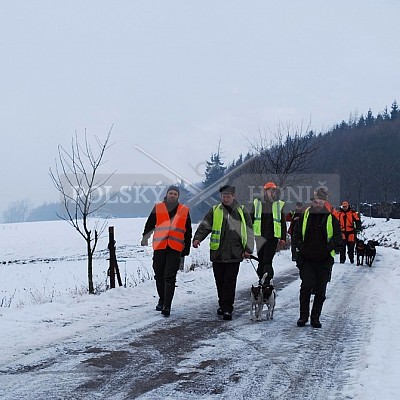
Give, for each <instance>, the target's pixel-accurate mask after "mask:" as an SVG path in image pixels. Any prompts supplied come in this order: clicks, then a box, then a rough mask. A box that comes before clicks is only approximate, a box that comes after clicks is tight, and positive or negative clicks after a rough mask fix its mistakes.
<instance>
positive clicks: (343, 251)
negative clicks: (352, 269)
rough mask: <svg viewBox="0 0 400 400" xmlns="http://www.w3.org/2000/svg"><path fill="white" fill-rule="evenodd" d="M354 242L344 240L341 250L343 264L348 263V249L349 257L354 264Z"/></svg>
mask: <svg viewBox="0 0 400 400" xmlns="http://www.w3.org/2000/svg"><path fill="white" fill-rule="evenodd" d="M354 245H355V243H354V242H350V241H349V240H346V239H343V242H342V249H341V250H340V262H341V263H342V264H343V263H344V262H345V261H346V248H347V254H348V256H349V260H350V262H351V263H352V264H353V263H354Z"/></svg>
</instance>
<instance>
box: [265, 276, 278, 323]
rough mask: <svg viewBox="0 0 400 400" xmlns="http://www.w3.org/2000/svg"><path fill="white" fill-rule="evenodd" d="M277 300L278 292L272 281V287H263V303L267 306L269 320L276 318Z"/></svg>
mask: <svg viewBox="0 0 400 400" xmlns="http://www.w3.org/2000/svg"><path fill="white" fill-rule="evenodd" d="M275 299H276V292H275V289H274V286H273V285H272V279H271V283H270V285H268V286H264V287H263V303H264V304H266V305H267V319H273V318H274V310H275Z"/></svg>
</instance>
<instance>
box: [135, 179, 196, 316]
mask: <svg viewBox="0 0 400 400" xmlns="http://www.w3.org/2000/svg"><path fill="white" fill-rule="evenodd" d="M178 199H179V187H178V186H174V185H172V186H170V187H169V188H168V189H167V194H166V196H165V197H164V201H163V202H162V203H158V204H156V205H155V206H154V208H153V210H152V211H151V213H150V215H149V217H148V219H147V221H146V224H145V226H144V231H143V238H142V241H141V245H142V246H147V245H148V242H149V238H150V236H151V235H152V233H153V232H154V235H153V250H154V253H153V270H154V274H155V276H154V278H155V281H156V287H157V293H158V296H159V300H158V303H157V305H156V310H157V311H161V313H162V314H163V315H164V316H165V317H169V316H170V312H171V303H172V299H173V297H174V293H175V282H176V274H177V273H178V270H179V266H180V263H181V257H184V256H187V255H188V254H189V252H190V245H191V239H192V223H191V220H190V214H189V208H188V207H186V206H184V205H182V204H180V203H179V202H178Z"/></svg>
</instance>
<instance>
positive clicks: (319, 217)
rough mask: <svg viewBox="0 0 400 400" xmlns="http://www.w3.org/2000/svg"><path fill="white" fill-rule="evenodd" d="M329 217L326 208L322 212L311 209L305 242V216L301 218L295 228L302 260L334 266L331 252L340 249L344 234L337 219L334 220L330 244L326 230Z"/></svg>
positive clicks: (295, 236)
mask: <svg viewBox="0 0 400 400" xmlns="http://www.w3.org/2000/svg"><path fill="white" fill-rule="evenodd" d="M328 215H329V212H328V211H327V210H326V209H325V208H324V209H322V210H321V211H318V210H316V209H314V208H313V207H311V208H310V213H309V216H308V220H307V227H306V231H305V236H304V240H303V234H302V229H303V220H304V214H303V215H302V216H301V217H300V219H299V223H298V224H296V226H295V230H294V238H295V241H296V246H297V248H298V250H299V253H300V257H301V259H303V260H305V261H311V262H318V263H321V264H328V265H332V264H333V262H334V260H333V257H332V256H331V254H330V252H331V251H332V250H336V249H338V248H339V247H340V244H341V242H342V234H341V232H340V224H339V221H338V220H337V218H332V227H333V237H332V238H331V239H330V241H329V243H328V235H327V228H326V224H327V220H328Z"/></svg>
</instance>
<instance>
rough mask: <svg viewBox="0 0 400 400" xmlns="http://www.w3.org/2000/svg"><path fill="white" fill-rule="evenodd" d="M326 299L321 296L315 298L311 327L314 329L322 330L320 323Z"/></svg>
mask: <svg viewBox="0 0 400 400" xmlns="http://www.w3.org/2000/svg"><path fill="white" fill-rule="evenodd" d="M324 301H325V299H324V298H321V297H320V296H317V295H316V296H315V297H314V303H313V307H312V310H311V326H312V327H314V328H321V326H322V325H321V322H320V321H319V317H320V315H321V311H322V305H323V304H324Z"/></svg>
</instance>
